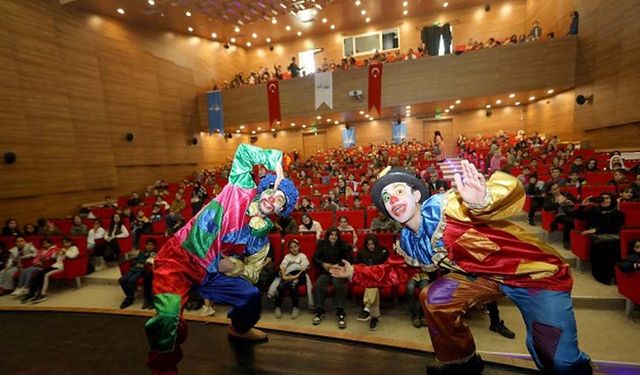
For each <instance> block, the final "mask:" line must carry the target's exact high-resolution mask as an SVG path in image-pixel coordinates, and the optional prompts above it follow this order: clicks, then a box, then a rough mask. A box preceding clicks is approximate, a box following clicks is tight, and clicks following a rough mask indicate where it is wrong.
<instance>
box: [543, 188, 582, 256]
mask: <svg viewBox="0 0 640 375" xmlns="http://www.w3.org/2000/svg"><path fill="white" fill-rule="evenodd" d="M576 202H577V200H576V198H575V197H574V196H573V195H571V194H570V193H568V192H563V191H561V190H560V185H558V183H557V182H552V183H550V184H548V185H547V188H546V196H545V200H544V205H543V207H542V208H543V209H544V210H545V211H550V212H555V218H554V219H553V222H551V230H552V231H555V230H556V229H558V225H559V224H562V226H563V229H562V243H563V245H564V248H565V249H567V250H569V249H571V242H570V241H571V240H570V234H571V230H572V229H573V219H574V206H575V204H576Z"/></svg>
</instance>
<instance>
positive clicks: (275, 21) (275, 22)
mask: <svg viewBox="0 0 640 375" xmlns="http://www.w3.org/2000/svg"><path fill="white" fill-rule="evenodd" d="M271 23H272V24H274V25H275V24H277V23H278V20H277V19H276V18H275V17H272V18H271Z"/></svg>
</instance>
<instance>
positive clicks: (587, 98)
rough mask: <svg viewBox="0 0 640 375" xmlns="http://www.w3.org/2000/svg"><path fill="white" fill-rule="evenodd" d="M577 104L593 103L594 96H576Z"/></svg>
mask: <svg viewBox="0 0 640 375" xmlns="http://www.w3.org/2000/svg"><path fill="white" fill-rule="evenodd" d="M576 103H578V105H584V104H585V103H589V104H591V103H593V94H591V95H588V96H584V95H578V96H576Z"/></svg>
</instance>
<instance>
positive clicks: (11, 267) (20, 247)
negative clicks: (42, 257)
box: [0, 236, 38, 296]
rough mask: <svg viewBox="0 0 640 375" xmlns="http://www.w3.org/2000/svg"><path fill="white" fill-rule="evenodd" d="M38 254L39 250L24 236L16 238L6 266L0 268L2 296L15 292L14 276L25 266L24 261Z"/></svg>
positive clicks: (0, 292)
mask: <svg viewBox="0 0 640 375" xmlns="http://www.w3.org/2000/svg"><path fill="white" fill-rule="evenodd" d="M36 255H38V250H36V248H35V247H33V245H32V244H31V243H28V242H27V241H26V240H25V238H24V237H22V236H17V237H16V238H15V247H13V248H11V249H9V256H8V258H7V260H6V261H5V265H4V268H3V269H2V270H0V283H1V284H0V296H3V295H5V294H10V293H12V292H13V285H14V278H15V276H16V274H17V273H18V271H20V270H21V269H22V268H23V262H24V261H26V260H27V259H30V258H34V257H35V256H36Z"/></svg>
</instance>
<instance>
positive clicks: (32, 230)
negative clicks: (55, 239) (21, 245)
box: [22, 223, 38, 237]
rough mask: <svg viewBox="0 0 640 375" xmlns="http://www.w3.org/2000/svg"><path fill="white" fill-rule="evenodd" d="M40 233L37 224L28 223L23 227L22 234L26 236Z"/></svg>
mask: <svg viewBox="0 0 640 375" xmlns="http://www.w3.org/2000/svg"><path fill="white" fill-rule="evenodd" d="M37 234H38V230H37V228H36V226H35V225H33V224H31V223H27V224H25V225H24V227H23V228H22V235H23V236H24V237H29V236H35V235H37Z"/></svg>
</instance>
